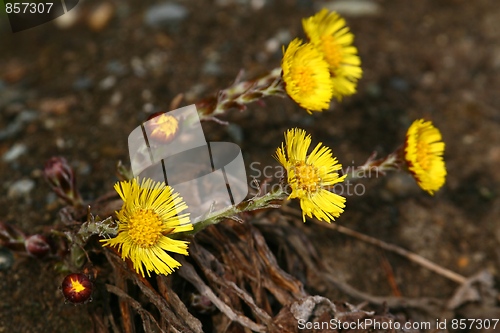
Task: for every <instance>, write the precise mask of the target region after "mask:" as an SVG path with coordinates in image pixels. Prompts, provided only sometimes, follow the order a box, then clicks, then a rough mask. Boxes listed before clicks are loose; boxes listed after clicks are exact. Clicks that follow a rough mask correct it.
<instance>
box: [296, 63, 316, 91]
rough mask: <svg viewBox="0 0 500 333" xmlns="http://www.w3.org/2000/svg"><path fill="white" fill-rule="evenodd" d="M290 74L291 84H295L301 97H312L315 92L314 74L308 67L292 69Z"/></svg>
mask: <svg viewBox="0 0 500 333" xmlns="http://www.w3.org/2000/svg"><path fill="white" fill-rule="evenodd" d="M290 74H291V77H292V82H294V83H295V85H296V86H297V88H298V89H299V93H300V94H301V95H312V94H313V92H314V91H315V90H316V82H315V80H314V72H313V70H312V69H311V68H310V67H306V66H296V67H292V69H291V73H290Z"/></svg>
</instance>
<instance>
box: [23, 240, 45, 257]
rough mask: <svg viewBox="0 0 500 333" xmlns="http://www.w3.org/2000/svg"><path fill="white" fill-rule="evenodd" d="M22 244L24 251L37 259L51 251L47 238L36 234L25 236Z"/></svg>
mask: <svg viewBox="0 0 500 333" xmlns="http://www.w3.org/2000/svg"><path fill="white" fill-rule="evenodd" d="M24 246H25V247H26V252H28V253H29V254H30V255H32V256H34V257H36V258H38V259H42V258H44V257H46V256H47V255H48V254H49V253H50V251H51V247H50V243H49V240H48V238H47V237H45V236H43V235H38V234H36V235H31V236H29V237H28V238H26V240H25V241H24Z"/></svg>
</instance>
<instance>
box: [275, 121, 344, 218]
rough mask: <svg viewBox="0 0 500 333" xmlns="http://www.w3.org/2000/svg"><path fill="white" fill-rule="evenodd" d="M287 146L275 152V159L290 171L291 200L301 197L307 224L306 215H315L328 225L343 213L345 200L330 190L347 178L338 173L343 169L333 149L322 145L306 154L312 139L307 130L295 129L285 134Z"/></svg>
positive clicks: (319, 144) (303, 215) (288, 172)
mask: <svg viewBox="0 0 500 333" xmlns="http://www.w3.org/2000/svg"><path fill="white" fill-rule="evenodd" d="M285 144H286V148H285V146H284V145H283V144H282V145H281V147H280V148H278V149H277V150H276V156H275V158H276V159H277V160H278V161H279V162H280V163H281V164H282V165H283V167H284V168H285V169H286V171H287V177H288V184H289V185H290V188H291V194H290V196H289V197H288V199H291V198H298V199H299V200H300V207H301V209H302V217H303V220H304V222H305V220H306V215H307V216H308V217H312V216H313V215H314V216H315V217H316V218H317V219H319V220H324V221H326V222H330V220H334V217H339V216H340V214H341V213H342V212H343V211H344V210H343V208H344V207H345V204H344V203H345V198H344V197H341V196H340V195H338V194H335V193H332V192H330V191H329V190H328V189H327V188H330V189H331V188H332V187H333V185H335V184H337V183H340V182H343V181H344V179H345V177H346V175H344V176H342V177H339V175H338V173H337V171H338V170H340V169H341V168H342V165H340V164H338V161H337V159H336V158H334V157H333V156H332V151H331V149H330V148H328V147H325V146H322V143H321V142H320V143H318V145H317V146H316V147H315V148H314V149H313V151H312V152H311V153H310V154H309V155H307V151H308V149H309V146H310V145H311V136H310V135H307V136H306V132H305V131H304V130H301V129H298V128H295V129H290V130H288V131H287V132H286V133H285Z"/></svg>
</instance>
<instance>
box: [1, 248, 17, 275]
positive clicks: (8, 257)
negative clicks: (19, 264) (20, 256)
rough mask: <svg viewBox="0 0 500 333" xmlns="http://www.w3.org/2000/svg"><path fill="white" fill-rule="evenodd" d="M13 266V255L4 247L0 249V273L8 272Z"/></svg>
mask: <svg viewBox="0 0 500 333" xmlns="http://www.w3.org/2000/svg"><path fill="white" fill-rule="evenodd" d="M13 264H14V255H13V254H12V252H11V251H10V250H9V249H7V248H5V247H0V271H4V272H5V271H7V270H9V269H10V268H11V267H12V265H13Z"/></svg>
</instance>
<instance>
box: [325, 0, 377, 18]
mask: <svg viewBox="0 0 500 333" xmlns="http://www.w3.org/2000/svg"><path fill="white" fill-rule="evenodd" d="M321 8H326V9H328V10H331V11H336V12H337V13H339V14H340V15H346V16H351V17H361V16H374V15H377V14H379V13H380V12H381V9H380V5H379V4H378V3H376V2H374V1H370V0H339V1H332V2H326V3H325V2H322V3H317V6H316V9H317V10H320V9H321Z"/></svg>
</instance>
